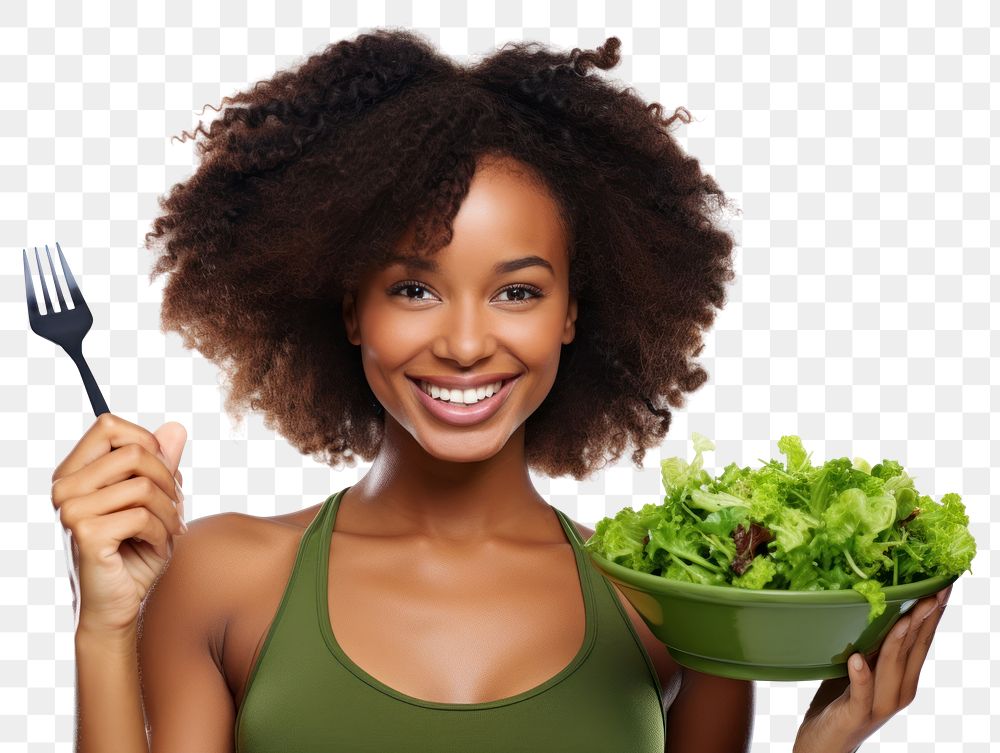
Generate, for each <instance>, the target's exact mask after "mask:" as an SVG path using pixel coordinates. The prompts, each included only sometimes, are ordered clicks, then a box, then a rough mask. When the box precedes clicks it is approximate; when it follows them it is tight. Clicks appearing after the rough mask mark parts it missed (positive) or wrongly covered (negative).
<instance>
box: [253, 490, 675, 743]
mask: <svg viewBox="0 0 1000 753" xmlns="http://www.w3.org/2000/svg"><path fill="white" fill-rule="evenodd" d="M349 488H350V487H346V488H345V489H342V490H341V491H339V492H337V493H336V494H333V495H331V496H330V497H328V498H327V499H326V500H325V501H324V502H323V504H322V507H321V508H320V511H319V513H318V514H317V515H316V517H315V518H314V519H313V521H312V522H311V523H310V524H309V526H308V528H307V529H306V531H305V533H304V534H303V536H302V540H301V542H300V544H299V548H298V554H297V555H296V558H295V564H294V566H293V567H292V571H291V575H290V576H289V579H288V583H287V585H286V586H285V591H284V594H283V596H282V599H281V604H280V605H279V607H278V610H277V613H276V614H275V617H274V620H273V621H272V623H271V625H270V627H269V629H268V633H267V637H266V638H265V640H264V645H263V648H262V649H261V651H260V655H259V656H258V657H257V661H256V663H255V665H254V667H253V670H252V671H251V673H250V678H249V680H248V685H247V690H246V693H245V696H244V699H243V703H242V704H241V706H240V709H239V712H238V714H237V716H236V727H235V741H236V753H282V752H284V751H295V752H296V753H320V752H321V751H322V753H335V752H339V753H348V752H349V753H368V752H369V751H370V752H371V753H389V752H394V751H407V753H452V752H455V753H458V752H459V751H460V752H461V753H469V752H470V751H473V752H475V753H490V752H493V751H495V752H496V753H517V752H518V751H524V753H546V752H547V751H574V753H589V752H590V751H593V753H598V751H600V753H607V751H615V753H662V752H663V747H664V734H665V729H666V724H665V721H666V720H665V717H664V711H663V706H662V704H661V698H662V695H661V692H662V691H661V688H660V682H659V679H658V677H657V675H656V671H655V669H654V667H653V664H652V661H651V660H650V658H649V655H648V654H647V652H646V650H645V647H644V646H643V645H642V642H641V640H640V638H639V636H638V634H637V633H636V632H635V628H634V626H633V625H632V622H631V620H630V619H629V617H628V614H627V613H626V612H625V610H624V608H623V607H622V605H621V603H620V602H619V600H618V597H617V595H616V594H615V592H614V590H613V588H612V586H611V584H610V582H609V581H608V580H606V579H605V578H604V576H603V575H602V574H601V573H600V571H599V570H597V568H596V566H594V565H593V564H592V563H591V562H590V558H589V555H588V554H587V552H586V550H585V549H583V540H582V539H581V538H580V536H579V533H578V532H577V530H576V528H575V526H574V525H573V524H572V522H570V520H569V519H568V518H567V517H566V516H565V515H563V514H562V512H560V511H559V510H557V509H556V510H555V511H556V514H557V515H558V517H559V520H560V522H561V523H562V524H563V528H564V530H565V532H566V535H567V537H568V538H569V541H570V544H571V545H572V547H573V550H574V552H575V555H576V565H577V572H578V574H579V577H580V586H581V589H582V592H583V597H584V606H585V610H586V616H587V622H586V631H585V635H584V639H583V645H582V647H581V648H580V650H579V652H578V653H577V655H576V656H575V657H574V658H573V660H572V661H570V663H569V664H568V665H567V666H566V667H564V668H563V670H562V671H560V672H559V673H558V674H556V675H554V676H553V677H550V678H549V679H548V680H546V681H545V682H543V683H542V684H541V685H538V686H536V687H534V688H531V689H530V690H526V691H524V692H522V693H518V694H517V695H514V696H510V697H508V698H501V699H498V700H495V701H490V702H488V703H438V702H436V701H425V700H421V699H419V698H414V697H412V696H408V695H406V694H404V693H400V692H398V691H396V690H394V689H392V688H390V687H389V686H388V685H385V684H383V683H381V682H379V681H378V680H377V679H375V677H373V676H372V675H369V674H368V673H367V672H365V671H364V670H363V669H362V668H361V667H359V666H358V665H356V664H355V663H354V662H352V661H351V660H350V658H348V656H347V654H345V653H344V651H343V650H341V648H340V646H339V645H338V644H337V639H336V638H335V637H334V635H333V631H332V629H331V627H330V619H329V612H328V609H329V607H328V599H327V593H328V591H327V575H328V573H329V556H330V541H331V536H332V532H333V530H334V528H333V526H334V519H335V517H336V515H337V505H338V503H339V502H340V499H341V497H342V496H343V494H344V492H346V491H347V489H349ZM553 509H555V508H553ZM333 608H334V609H335V608H336V606H335V605H334V606H333Z"/></svg>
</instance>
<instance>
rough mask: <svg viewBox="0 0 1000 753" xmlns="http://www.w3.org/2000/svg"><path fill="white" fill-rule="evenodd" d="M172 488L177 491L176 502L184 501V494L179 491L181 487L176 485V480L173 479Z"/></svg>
mask: <svg viewBox="0 0 1000 753" xmlns="http://www.w3.org/2000/svg"><path fill="white" fill-rule="evenodd" d="M174 487H175V488H176V489H177V501H178V502H183V501H184V492H183V491H181V485H180V484H178V483H177V479H174Z"/></svg>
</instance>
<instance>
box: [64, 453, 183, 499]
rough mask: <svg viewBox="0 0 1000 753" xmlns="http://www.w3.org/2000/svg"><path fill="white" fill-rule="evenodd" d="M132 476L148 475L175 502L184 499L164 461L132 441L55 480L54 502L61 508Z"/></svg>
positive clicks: (146, 476) (145, 476)
mask: <svg viewBox="0 0 1000 753" xmlns="http://www.w3.org/2000/svg"><path fill="white" fill-rule="evenodd" d="M132 477H144V478H148V479H149V480H150V481H152V482H154V483H155V484H156V485H157V486H158V487H159V488H160V490H161V491H162V492H163V493H164V494H166V495H167V496H168V497H170V498H171V499H173V500H174V501H175V502H180V501H181V498H182V494H181V492H180V487H179V486H178V484H177V482H176V481H175V479H174V477H173V474H172V473H171V472H170V470H169V469H168V468H167V466H166V465H164V464H163V461H162V460H160V458H158V457H157V456H156V455H154V454H151V453H150V452H149V451H148V450H146V448H145V447H143V446H142V445H139V444H128V445H125V446H124V447H119V448H117V449H115V450H113V451H111V452H109V453H105V454H104V455H101V456H100V457H98V458H97V459H96V460H94V461H93V462H92V463H89V464H88V465H85V466H84V467H83V468H80V469H79V470H77V471H74V472H73V473H72V474H70V475H68V476H63V477H62V478H60V479H57V480H56V481H55V482H53V484H52V505H53V507H55V508H56V509H57V510H58V509H59V508H60V507H61V506H62V505H63V504H64V503H65V502H66V500H69V499H74V498H76V497H82V496H84V495H87V494H90V493H92V492H95V491H97V490H98V489H101V488H103V487H106V486H111V485H113V484H116V483H118V482H119V481H125V480H126V479H129V478H132Z"/></svg>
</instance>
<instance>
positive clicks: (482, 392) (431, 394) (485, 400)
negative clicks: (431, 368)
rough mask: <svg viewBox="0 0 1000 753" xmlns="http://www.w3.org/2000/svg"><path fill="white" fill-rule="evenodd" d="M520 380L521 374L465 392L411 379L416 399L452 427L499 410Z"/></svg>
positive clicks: (465, 390)
mask: <svg viewBox="0 0 1000 753" xmlns="http://www.w3.org/2000/svg"><path fill="white" fill-rule="evenodd" d="M519 378H520V375H518V376H517V377H514V378H513V379H503V380H500V381H496V382H492V383H489V384H484V385H480V386H479V387H470V388H468V389H464V390H463V389H449V388H447V387H439V386H437V385H436V384H431V383H430V382H426V381H424V380H422V379H421V380H414V379H409V378H408V379H409V382H410V384H412V385H413V391H414V393H415V394H416V396H417V399H418V400H419V401H420V403H421V405H423V406H424V407H425V408H426V409H427V411H428V412H429V413H430V414H431V415H432V416H434V417H435V418H437V419H439V420H441V421H443V422H445V423H448V424H452V425H453V426H469V425H471V424H477V423H479V422H481V421H485V420H486V419H488V418H490V416H492V415H493V414H494V413H496V412H497V411H498V410H500V408H501V406H502V405H503V404H504V401H506V399H507V396H508V395H510V393H511V390H512V389H513V387H514V383H515V382H516V381H517V380H518V379H519Z"/></svg>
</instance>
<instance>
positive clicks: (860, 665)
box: [847, 652, 875, 717]
mask: <svg viewBox="0 0 1000 753" xmlns="http://www.w3.org/2000/svg"><path fill="white" fill-rule="evenodd" d="M847 673H848V676H849V677H850V678H851V684H850V685H849V686H848V688H847V692H848V699H847V703H848V707H849V708H850V710H851V713H852V715H857V716H860V717H867V716H868V714H869V713H870V712H871V708H872V703H873V702H874V700H875V682H874V677H873V675H872V671H871V669H870V668H869V666H868V662H867V660H866V659H865V657H864V656H862V655H861V654H859V653H857V652H855V653H854V654H852V655H851V657H850V659H848V661H847Z"/></svg>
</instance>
